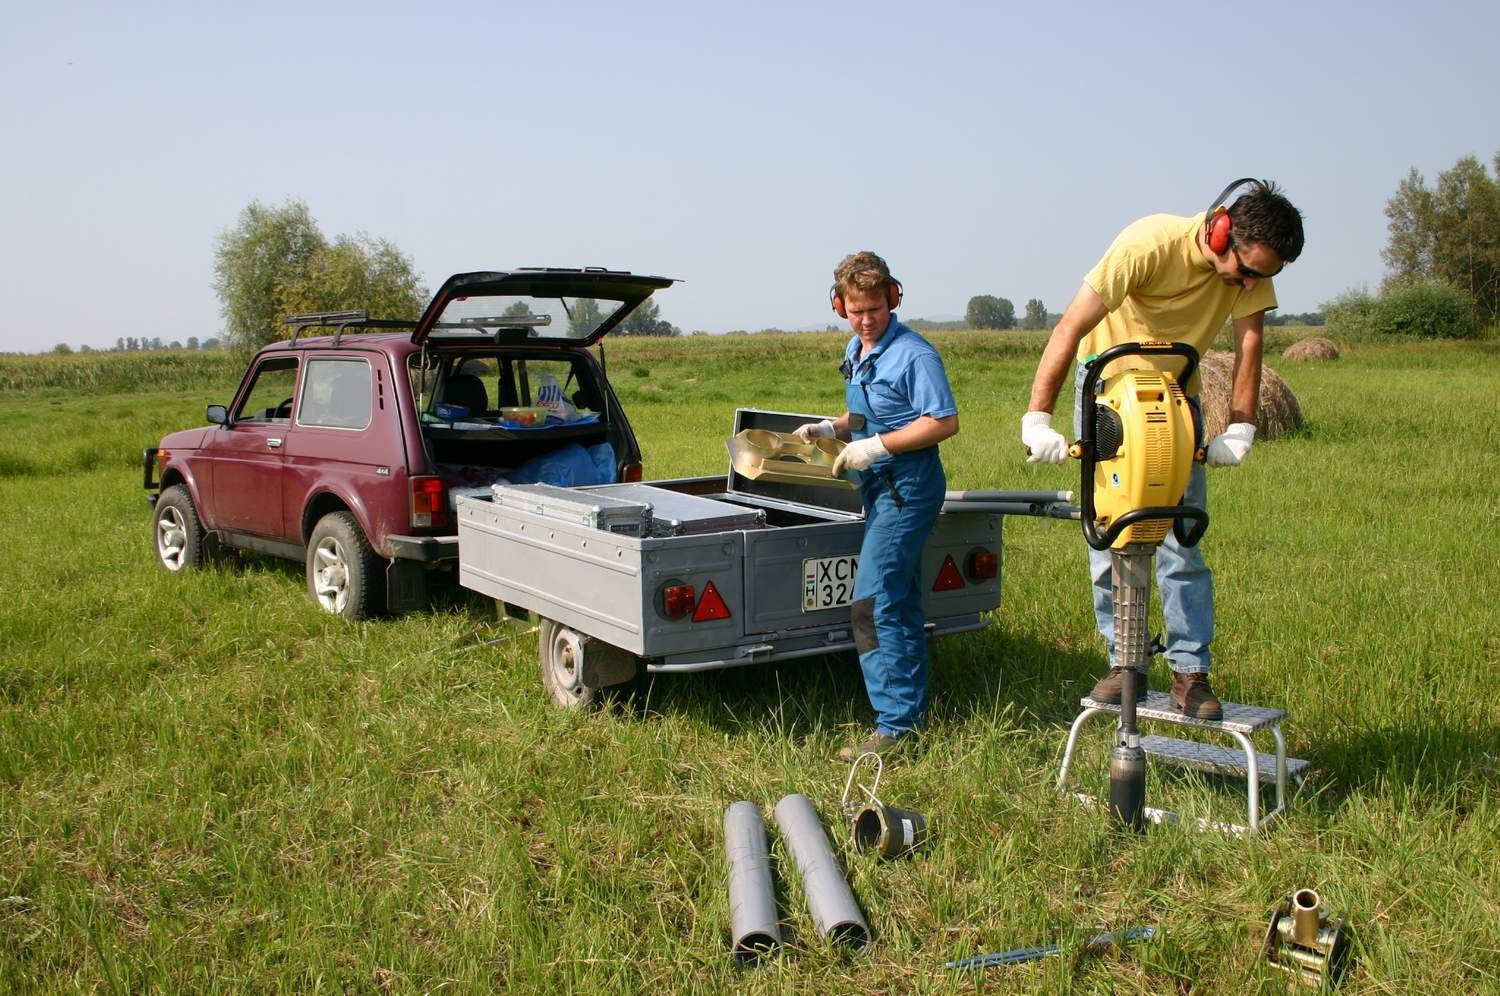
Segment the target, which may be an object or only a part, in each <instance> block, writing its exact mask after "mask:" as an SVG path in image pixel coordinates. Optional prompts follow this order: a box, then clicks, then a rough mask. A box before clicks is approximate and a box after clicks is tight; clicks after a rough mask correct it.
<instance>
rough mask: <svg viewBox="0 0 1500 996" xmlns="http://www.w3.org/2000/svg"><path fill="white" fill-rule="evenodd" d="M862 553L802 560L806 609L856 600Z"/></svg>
mask: <svg viewBox="0 0 1500 996" xmlns="http://www.w3.org/2000/svg"><path fill="white" fill-rule="evenodd" d="M858 569H859V558H858V557H817V558H815V559H812V560H804V561H803V562H802V611H803V612H817V611H818V610H819V609H836V608H838V607H839V606H840V605H848V604H849V603H850V602H852V601H854V575H855V572H856V571H857V570H858Z"/></svg>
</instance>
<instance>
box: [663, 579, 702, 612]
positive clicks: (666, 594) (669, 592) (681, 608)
mask: <svg viewBox="0 0 1500 996" xmlns="http://www.w3.org/2000/svg"><path fill="white" fill-rule="evenodd" d="M697 602H698V593H697V592H695V591H694V590H693V586H692V585H690V584H688V583H687V582H686V581H675V580H674V581H668V582H667V583H666V584H664V585H662V586H661V587H660V588H658V589H656V611H658V612H660V613H661V614H662V615H663V616H666V617H667V618H668V619H681V618H682V617H683V616H687V615H691V614H692V612H693V608H694V607H695V606H696V605H697Z"/></svg>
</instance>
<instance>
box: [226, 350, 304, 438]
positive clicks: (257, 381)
mask: <svg viewBox="0 0 1500 996" xmlns="http://www.w3.org/2000/svg"><path fill="white" fill-rule="evenodd" d="M253 376H254V379H253V380H252V381H251V382H250V388H249V390H247V391H246V392H245V397H244V399H243V400H242V401H241V402H240V407H239V408H238V409H237V410H236V411H235V413H234V418H233V421H235V422H252V423H258V424H281V425H285V424H287V423H289V422H290V421H291V420H292V397H293V395H294V394H295V393H296V390H297V358H296V357H295V356H278V357H274V358H272V359H268V360H263V361H262V362H261V364H260V365H259V366H257V367H256V368H255V373H254V375H253Z"/></svg>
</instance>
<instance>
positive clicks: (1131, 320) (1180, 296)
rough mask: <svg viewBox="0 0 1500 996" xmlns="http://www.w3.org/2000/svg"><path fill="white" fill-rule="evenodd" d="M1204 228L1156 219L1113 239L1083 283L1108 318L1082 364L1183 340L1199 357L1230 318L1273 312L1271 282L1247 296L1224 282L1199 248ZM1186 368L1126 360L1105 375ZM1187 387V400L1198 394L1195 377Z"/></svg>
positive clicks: (1086, 347) (1088, 343)
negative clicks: (1126, 347) (1109, 352)
mask: <svg viewBox="0 0 1500 996" xmlns="http://www.w3.org/2000/svg"><path fill="white" fill-rule="evenodd" d="M1202 227H1203V215H1202V214H1196V215H1193V216H1192V217H1190V218H1184V217H1181V216H1180V215H1174V214H1153V215H1148V216H1147V217H1145V218H1142V219H1141V220H1139V221H1136V222H1133V223H1131V224H1130V225H1128V226H1126V228H1125V230H1124V231H1122V232H1121V233H1120V234H1119V235H1118V236H1116V237H1115V241H1114V242H1113V243H1112V244H1111V245H1110V247H1109V250H1108V251H1107V252H1105V254H1104V258H1103V259H1101V260H1099V262H1098V263H1097V264H1096V265H1095V266H1094V268H1093V269H1092V270H1090V271H1089V273H1088V276H1086V277H1084V278H1083V281H1084V283H1086V284H1088V285H1089V286H1090V287H1092V288H1093V289H1094V293H1096V294H1098V295H1099V298H1100V300H1102V301H1103V302H1104V306H1105V307H1106V308H1108V309H1109V313H1108V314H1106V315H1105V316H1104V320H1103V321H1101V322H1100V323H1099V324H1098V325H1096V326H1095V327H1094V330H1093V331H1092V332H1090V333H1089V334H1088V335H1086V336H1084V338H1083V341H1082V342H1081V343H1079V344H1078V359H1079V360H1083V359H1085V358H1087V357H1089V356H1092V355H1094V354H1096V353H1102V352H1104V350H1106V349H1108V348H1109V347H1110V346H1114V345H1118V344H1119V343H1122V342H1141V341H1143V340H1147V339H1155V340H1159V341H1168V342H1185V343H1187V344H1188V345H1190V346H1192V347H1193V348H1194V349H1196V350H1198V353H1199V355H1202V354H1203V353H1204V352H1206V351H1207V350H1208V347H1209V346H1210V345H1211V344H1212V343H1213V341H1214V336H1216V335H1217V334H1218V332H1219V329H1220V328H1222V327H1223V325H1224V320H1225V319H1226V318H1228V317H1230V316H1231V315H1233V316H1234V317H1235V318H1244V317H1245V316H1247V315H1253V314H1255V313H1256V312H1258V311H1265V310H1266V309H1268V308H1274V307H1276V289H1275V288H1274V287H1272V286H1271V280H1270V278H1266V279H1264V280H1258V281H1256V284H1255V287H1254V289H1252V290H1249V291H1246V290H1245V289H1244V288H1243V287H1235V286H1233V285H1231V284H1227V283H1225V282H1224V281H1223V280H1222V279H1221V278H1220V277H1219V275H1218V273H1217V272H1215V270H1214V267H1213V263H1212V262H1211V261H1209V260H1208V259H1205V258H1204V256H1203V253H1202V252H1200V251H1199V249H1198V243H1197V236H1198V232H1199V230H1200V229H1201V228H1202ZM1183 363H1184V361H1183V360H1181V359H1177V358H1169V359H1164V360H1159V361H1156V362H1155V363H1152V362H1150V361H1147V360H1145V359H1143V358H1141V357H1125V358H1124V359H1121V360H1118V361H1116V362H1115V363H1113V364H1111V365H1110V367H1111V369H1110V370H1107V371H1105V373H1106V374H1108V373H1112V372H1115V371H1118V370H1129V369H1139V368H1141V367H1146V366H1157V367H1160V368H1164V369H1169V370H1173V371H1181V369H1182V367H1183ZM1185 388H1186V390H1187V392H1188V393H1189V394H1197V393H1198V389H1199V385H1198V378H1197V376H1196V375H1195V376H1194V377H1193V383H1191V384H1188V385H1186V386H1185Z"/></svg>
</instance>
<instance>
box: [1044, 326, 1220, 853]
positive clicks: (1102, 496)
mask: <svg viewBox="0 0 1500 996" xmlns="http://www.w3.org/2000/svg"><path fill="white" fill-rule="evenodd" d="M1135 355H1141V356H1147V357H1161V356H1174V355H1175V356H1181V357H1183V358H1184V360H1185V361H1186V363H1185V367H1184V369H1183V371H1182V373H1181V375H1180V376H1179V377H1174V376H1173V375H1172V374H1171V373H1168V372H1166V371H1164V370H1126V371H1123V372H1121V373H1118V374H1116V375H1114V376H1111V377H1110V378H1109V379H1108V381H1107V382H1106V384H1105V389H1104V391H1103V392H1102V393H1101V392H1099V391H1098V385H1099V382H1100V380H1101V376H1100V375H1101V374H1102V373H1103V371H1104V369H1105V367H1106V366H1107V365H1108V364H1109V363H1110V362H1111V361H1113V360H1117V359H1119V358H1121V357H1124V356H1135ZM1197 368H1198V351H1197V350H1195V349H1193V347H1192V346H1189V345H1188V344H1187V343H1182V342H1139V343H1136V342H1131V343H1122V344H1120V345H1118V346H1112V347H1110V348H1109V349H1106V350H1105V351H1104V352H1102V353H1100V354H1098V355H1097V356H1094V357H1091V358H1090V359H1088V360H1087V361H1086V362H1085V373H1084V381H1083V397H1082V407H1083V418H1082V420H1081V421H1082V431H1081V433H1080V438H1079V440H1078V442H1076V443H1074V444H1073V446H1072V447H1071V448H1070V449H1069V454H1070V455H1071V456H1073V457H1074V458H1076V459H1078V460H1080V461H1082V487H1081V488H1080V495H1081V500H1080V507H1081V515H1080V516H1079V518H1080V519H1081V520H1082V522H1083V535H1084V539H1085V540H1087V541H1088V544H1089V546H1091V547H1092V548H1094V549H1095V550H1109V551H1110V565H1111V568H1112V570H1111V574H1112V581H1111V597H1112V599H1113V605H1114V618H1115V638H1114V663H1115V665H1116V666H1118V667H1122V668H1124V669H1125V670H1124V671H1122V672H1121V682H1120V721H1119V724H1118V726H1117V727H1116V733H1115V748H1114V750H1113V751H1112V752H1111V753H1110V757H1109V813H1110V819H1111V821H1112V822H1113V823H1114V824H1115V825H1116V826H1117V827H1123V828H1129V829H1133V830H1137V831H1138V830H1141V829H1143V828H1144V826H1145V809H1146V752H1145V751H1144V750H1143V749H1142V748H1141V738H1140V733H1139V731H1138V730H1137V729H1136V715H1135V710H1136V702H1137V700H1138V698H1140V697H1141V693H1142V692H1143V691H1144V689H1143V688H1141V689H1138V688H1137V683H1138V682H1141V681H1142V679H1143V676H1144V674H1145V670H1146V667H1147V666H1148V664H1149V662H1150V657H1151V652H1150V638H1149V634H1148V625H1149V622H1148V618H1147V616H1148V611H1149V609H1150V606H1151V574H1152V571H1151V561H1152V558H1153V557H1154V556H1155V553H1156V547H1157V546H1158V545H1159V544H1160V543H1161V542H1162V541H1163V540H1165V539H1166V537H1167V530H1168V528H1170V529H1171V530H1172V532H1173V535H1175V536H1176V538H1177V541H1178V542H1179V543H1181V544H1182V545H1183V546H1195V545H1196V544H1197V543H1198V541H1199V540H1200V539H1201V538H1202V537H1203V533H1204V531H1205V530H1207V529H1208V513H1207V512H1205V511H1204V510H1202V509H1198V508H1192V507H1190V506H1187V505H1183V504H1182V498H1183V494H1184V492H1185V491H1186V490H1187V483H1188V475H1189V473H1190V472H1191V471H1192V465H1193V461H1194V460H1197V461H1200V462H1201V461H1202V460H1203V458H1204V450H1203V448H1202V445H1201V443H1200V441H1199V440H1198V438H1197V432H1196V430H1195V428H1194V425H1193V415H1192V409H1191V408H1190V406H1189V404H1188V399H1187V395H1186V394H1185V393H1184V392H1183V389H1182V386H1181V385H1182V384H1186V383H1188V382H1189V381H1190V380H1191V379H1192V376H1193V373H1194V371H1196V370H1197Z"/></svg>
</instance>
